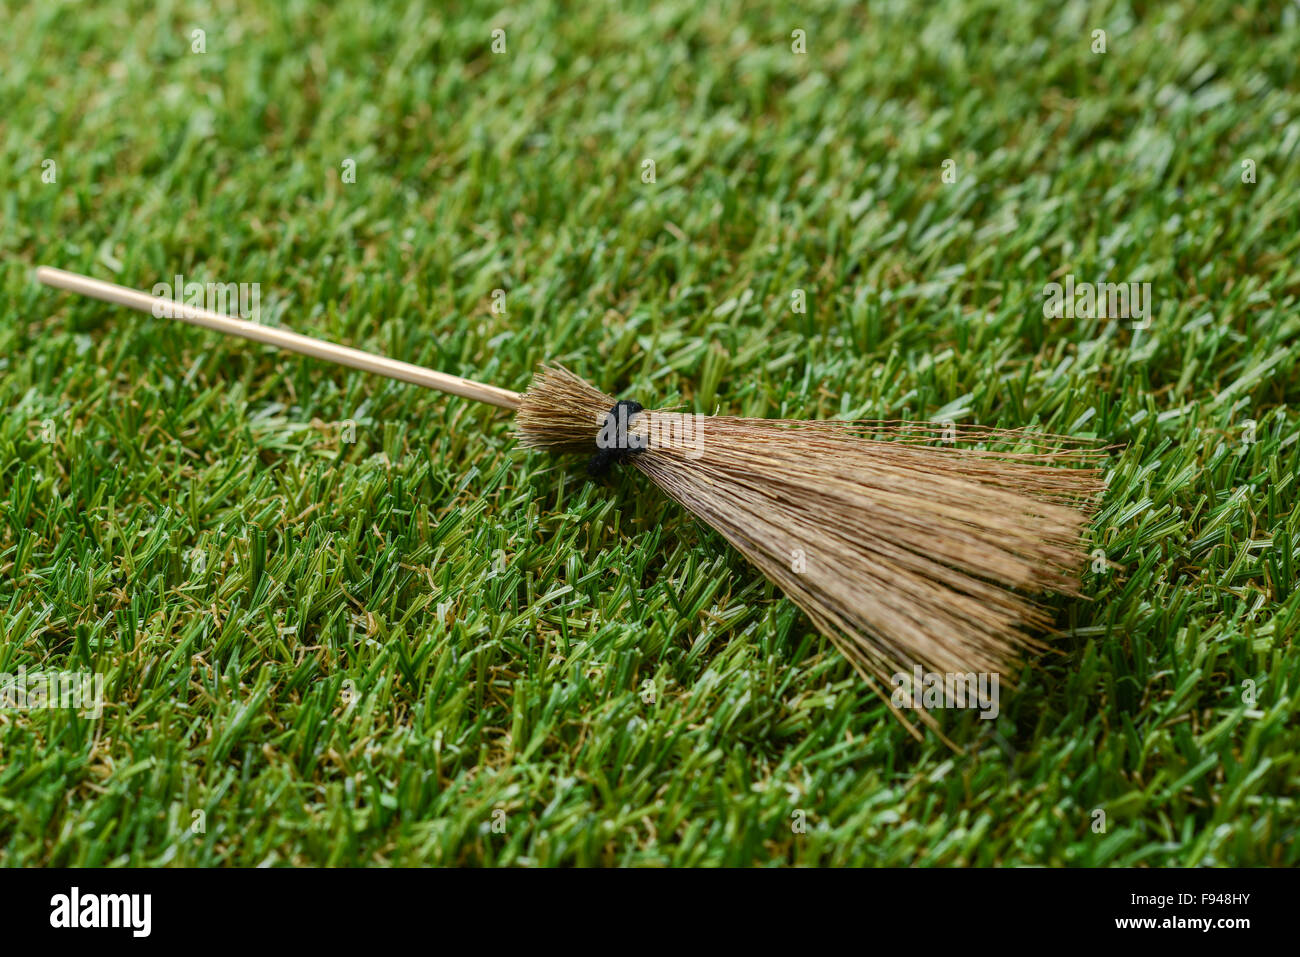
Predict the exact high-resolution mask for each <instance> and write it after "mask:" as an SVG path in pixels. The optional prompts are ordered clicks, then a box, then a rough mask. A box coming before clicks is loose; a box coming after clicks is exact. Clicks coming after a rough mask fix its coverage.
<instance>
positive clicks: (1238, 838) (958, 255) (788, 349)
mask: <svg viewBox="0 0 1300 957" xmlns="http://www.w3.org/2000/svg"><path fill="white" fill-rule="evenodd" d="M728 6H730V5H728ZM735 6H736V7H737V8H736V9H727V10H725V12H724V9H723V8H722V7H721V5H719V6H718V7H716V8H715V7H714V6H713V5H710V4H698V3H694V2H687V0H660V2H655V3H632V4H618V5H614V4H608V5H606V4H574V5H571V6H569V5H566V6H553V5H550V4H546V3H538V2H531V0H524V2H521V3H517V4H509V5H493V4H480V3H449V4H420V3H415V4H411V5H410V6H409V7H408V6H405V5H399V4H383V3H375V2H374V0H342V2H339V3H336V4H330V5H318V4H315V3H306V2H297V0H288V2H283V3H280V2H274V3H273V2H267V3H262V4H256V3H241V4H236V3H233V2H215V3H186V2H181V3H165V4H152V3H142V2H141V3H137V2H119V3H106V4H94V5H86V4H77V3H67V2H42V3H12V2H8V3H0V11H3V22H4V27H5V31H4V32H5V34H6V38H5V41H4V45H3V47H0V673H7V674H11V675H12V674H15V673H17V672H18V670H19V669H20V668H22V669H25V670H26V671H27V672H94V673H98V674H101V675H103V676H104V681H105V693H104V697H105V705H104V710H103V714H102V716H101V717H99V718H98V719H95V718H93V717H90V716H83V715H79V714H78V713H77V712H75V711H69V710H48V709H36V710H14V709H9V710H0V862H3V863H5V864H9V865H21V864H38V863H39V864H97V865H116V864H140V865H156V864H173V865H212V864H229V865H267V864H270V865H275V864H307V863H311V864H339V865H356V864H402V865H411V864H535V865H549V864H560V863H568V864H635V865H655V864H692V865H749V864H771V863H795V864H893V865H951V864H1045V865H1135V864H1137V865H1166V864H1191V865H1196V864H1200V865H1223V864H1244V865H1258V864H1295V863H1297V862H1300V849H1298V847H1300V842H1297V840H1296V832H1297V821H1300V806H1298V802H1300V794H1298V785H1300V724H1298V723H1297V719H1296V716H1295V711H1296V707H1297V703H1300V651H1298V650H1297V648H1296V647H1295V643H1294V642H1295V635H1296V632H1297V630H1298V628H1300V614H1298V611H1297V609H1298V608H1300V591H1298V590H1297V589H1296V587H1295V570H1296V566H1297V563H1298V562H1300V554H1298V552H1297V547H1298V545H1300V535H1298V534H1297V524H1298V523H1300V519H1298V518H1297V514H1296V511H1295V505H1296V501H1297V490H1296V482H1297V478H1296V473H1297V466H1298V465H1300V444H1298V443H1297V441H1296V440H1297V435H1298V434H1300V428H1298V418H1297V412H1296V405H1297V403H1298V402H1300V365H1298V364H1297V359H1298V358H1300V344H1298V343H1297V333H1298V332H1300V315H1298V312H1297V295H1298V294H1300V268H1298V267H1297V253H1298V251H1300V239H1298V238H1297V237H1298V236H1300V191H1298V190H1297V174H1298V173H1300V157H1298V156H1297V152H1298V150H1300V93H1298V92H1297V89H1300V87H1298V86H1297V80H1298V79H1300V76H1298V73H1300V70H1298V69H1297V63H1298V62H1300V58H1297V56H1296V49H1297V30H1298V29H1300V24H1298V21H1300V11H1297V8H1296V6H1295V5H1294V4H1283V3H1252V2H1223V0H1202V2H1186V3H1170V4H1165V3H1150V4H1148V3H1098V4H1087V3H1071V4H1067V5H1058V4H1051V3H1044V4H1037V3H1021V4H1014V5H1008V4H1003V3H1000V2H993V0H989V2H984V0H947V2H938V3H932V4H922V3H917V4H903V3H893V4H880V5H877V4H871V5H870V6H869V8H862V7H858V6H855V5H852V4H844V3H828V4H812V3H753V4H745V5H743V9H741V8H740V6H741V5H735ZM196 29H201V30H203V31H204V34H203V40H204V45H205V48H206V52H202V53H196V52H193V48H194V45H195V42H196V39H195V34H194V33H193V31H194V30H196ZM496 29H501V30H504V31H505V34H504V39H505V50H504V52H494V51H493V35H492V32H493V30H496ZM796 30H801V31H804V33H803V36H804V42H805V43H806V52H803V53H797V52H794V50H793V49H792V45H793V44H795V43H796V42H797V38H793V37H792V34H793V32H794V31H796ZM1095 30H1105V31H1106V36H1105V43H1106V50H1105V52H1104V53H1100V52H1094V50H1095V49H1096V47H1097V40H1096V38H1095V35H1094V32H1093V31H1095ZM498 46H499V44H498ZM47 160H52V161H54V166H53V167H52V169H53V170H54V172H55V181H54V182H47V181H46V180H47V179H49V176H48V175H46V176H43V175H42V174H43V173H44V172H46V171H47V170H49V169H51V167H50V166H49V164H48V163H47V162H46V161H47ZM348 160H352V161H353V162H354V164H355V182H345V181H344V179H345V177H344V171H345V164H346V163H347V161H348ZM646 160H653V162H654V177H653V179H654V181H653V182H646V181H645V180H646V179H648V178H649V177H648V174H647V170H648V167H647V166H646V163H645V161H646ZM948 160H952V161H953V162H952V163H946V161H948ZM1243 164H1245V165H1243ZM945 171H948V172H950V174H951V175H949V176H947V177H945V176H944V173H945ZM1251 171H1253V177H1252V175H1250V172H1251ZM348 178H351V177H350V176H349V177H348ZM945 178H946V179H950V180H952V182H946V181H945ZM1252 178H1253V180H1254V181H1253V182H1251V181H1249V180H1251V179H1252ZM41 263H45V264H50V265H56V266H61V267H64V268H67V269H73V270H78V271H81V272H86V273H90V274H92V275H95V276H98V277H101V278H105V279H110V280H113V281H116V282H119V283H123V284H125V285H129V286H133V287H137V288H143V289H146V290H148V289H150V288H151V287H152V286H153V285H154V284H155V283H157V282H168V283H170V282H171V281H172V277H173V276H174V275H176V274H182V275H183V276H185V278H186V279H187V280H194V281H199V282H207V281H214V282H237V283H240V282H242V283H258V284H259V286H260V291H261V308H262V317H261V318H262V321H264V322H279V323H282V324H284V325H287V326H289V327H291V328H294V329H297V330H300V331H303V332H308V333H310V334H314V335H319V336H324V337H327V338H331V339H334V340H336V341H342V342H346V343H349V344H354V345H358V346H361V347H363V348H367V349H372V350H376V351H381V352H385V353H388V354H391V355H394V356H397V357H400V358H405V359H408V360H410V361H414V362H419V363H422V364H425V365H428V366H431V367H434V368H437V369H442V370H446V371H450V372H455V373H458V374H462V375H466V376H470V377H473V378H479V379H485V380H487V381H491V382H495V383H497V384H500V385H503V386H507V387H510V388H523V387H524V386H526V384H527V382H528V380H529V376H530V373H531V371H532V369H533V368H534V367H535V365H536V363H538V362H539V361H541V360H543V359H552V360H558V361H561V362H563V363H565V364H566V365H568V366H570V367H571V368H573V369H574V370H575V371H578V372H581V373H583V374H584V375H586V376H587V377H589V378H591V379H592V380H593V381H595V382H596V383H597V384H599V385H600V386H602V387H604V388H605V389H607V390H608V391H611V392H616V393H618V394H622V395H629V396H636V397H637V398H639V399H641V400H642V401H643V402H645V403H646V404H647V405H650V404H657V405H670V404H674V403H679V404H682V405H684V406H685V407H687V408H688V409H693V410H696V411H700V412H714V411H728V412H737V413H744V414H749V415H760V416H786V417H833V416H842V417H849V416H863V417H871V418H907V417H911V418H923V419H935V420H936V421H942V420H952V421H958V422H968V423H979V424H985V425H997V426H1007V427H1019V426H1031V427H1036V428H1043V429H1049V430H1053V431H1058V432H1066V433H1069V434H1073V435H1079V436H1095V437H1096V438H1098V439H1099V440H1102V441H1104V442H1105V443H1109V444H1116V445H1119V446H1122V448H1120V449H1119V450H1117V451H1116V452H1115V454H1114V456H1113V458H1112V460H1111V469H1112V471H1111V479H1110V482H1109V488H1108V491H1107V493H1106V496H1105V499H1104V501H1103V503H1102V506H1101V508H1100V510H1099V513H1098V517H1097V521H1096V525H1095V530H1094V541H1092V542H1090V543H1089V548H1090V549H1092V548H1097V549H1101V550H1102V552H1103V553H1104V556H1105V561H1097V562H1095V563H1094V564H1093V565H1090V568H1089V571H1088V573H1087V575H1086V576H1085V580H1084V588H1085V591H1086V593H1087V596H1088V597H1087V599H1086V600H1066V599H1054V600H1053V601H1052V603H1051V607H1052V608H1053V609H1054V613H1055V614H1056V616H1057V621H1058V624H1059V627H1060V630H1061V632H1062V633H1061V634H1060V635H1059V636H1057V637H1055V638H1054V639H1053V640H1052V643H1053V646H1054V649H1055V651H1054V652H1053V653H1050V654H1046V655H1044V656H1041V657H1038V658H1035V659H1033V660H1031V661H1029V662H1028V663H1027V664H1026V666H1025V667H1024V669H1023V671H1022V672H1021V673H1020V674H1019V675H1017V676H1015V677H1016V680H1017V685H1018V687H1017V689H1016V690H1015V691H1014V692H1009V691H1008V692H1005V693H1004V694H1003V699H1002V702H1001V714H1000V715H999V717H998V718H997V720H996V721H981V720H979V719H978V717H976V716H975V715H973V714H970V713H952V712H945V713H941V714H940V718H941V722H942V726H943V729H944V732H945V734H946V735H948V736H949V737H950V738H951V739H952V740H953V741H954V742H955V743H957V744H958V745H959V746H960V747H961V748H962V749H964V750H962V751H958V752H954V751H953V750H951V749H949V748H948V747H947V746H945V745H944V744H943V743H942V742H941V741H940V740H939V739H938V738H937V737H936V736H935V735H933V734H927V735H926V737H925V739H924V740H923V741H920V742H918V741H916V740H915V739H913V738H912V737H911V736H909V734H908V733H907V732H906V730H905V729H904V728H903V727H902V726H901V725H900V724H899V723H898V722H896V721H895V720H894V719H893V718H892V717H891V716H890V715H889V712H888V710H887V709H886V708H885V707H884V706H883V705H882V704H881V702H880V701H879V699H878V698H876V697H875V696H874V695H873V694H872V693H871V692H870V691H869V690H868V689H867V688H865V687H864V685H863V683H862V681H861V680H860V679H859V678H858V677H857V676H856V675H855V673H854V672H853V671H852V670H851V668H850V667H849V666H848V665H847V664H846V663H845V661H844V660H843V659H842V658H841V657H840V656H839V655H838V654H837V653H836V651H835V650H834V649H833V648H832V647H831V646H830V644H829V643H828V642H827V641H826V640H825V639H824V638H822V637H821V636H820V635H818V634H817V632H816V631H815V630H814V629H813V627H812V626H811V624H810V622H809V621H808V620H807V619H806V618H805V617H803V616H802V615H801V614H800V613H799V612H798V611H797V610H796V609H795V608H794V607H793V606H792V605H791V604H790V603H789V602H788V601H787V600H785V599H783V598H782V597H781V596H780V594H779V592H776V591H775V590H774V589H773V588H772V587H771V586H770V585H768V584H767V583H766V582H765V581H764V580H763V579H762V577H761V576H759V575H758V574H757V573H756V572H754V571H753V570H752V569H751V568H750V567H748V566H747V565H746V564H745V562H744V560H743V559H741V558H740V557H739V556H737V555H736V554H735V553H734V552H732V551H731V550H730V549H729V548H728V547H727V546H726V545H725V543H724V542H723V541H722V539H721V538H720V537H719V536H717V535H716V534H714V533H712V532H710V531H708V530H707V529H705V528H704V527H702V526H701V525H700V524H699V523H697V522H696V521H695V520H694V519H692V518H691V517H690V516H689V515H687V514H685V513H683V512H682V511H681V510H680V509H678V508H677V507H674V506H671V505H669V504H668V503H667V502H666V501H665V500H664V499H663V498H662V496H661V495H660V494H659V493H658V492H657V491H656V490H654V489H653V488H651V487H649V486H648V485H647V484H646V483H644V482H638V481H636V477H635V475H621V476H619V477H618V478H616V480H615V481H614V482H612V483H610V484H597V483H591V482H588V481H587V480H586V478H585V476H584V475H583V474H582V469H581V463H580V462H572V461H563V460H553V459H550V458H548V457H546V456H545V455H542V454H538V453H525V452H521V451H518V450H517V449H516V448H515V447H514V445H513V442H512V438H511V429H510V423H509V417H508V416H507V415H504V414H501V413H499V412H496V411H494V410H491V409H489V408H487V407H483V406H476V405H473V404H470V403H468V402H465V401H463V400H459V399H450V398H446V397H443V396H440V395H437V394H435V393H431V392H426V391H422V390H420V389H418V388H415V387H413V386H407V385H402V384H400V383H395V382H389V381H386V380H381V379H377V378H374V377H367V376H365V375H362V374H360V373H352V372H348V371H346V370H341V369H338V368H335V367H329V366H326V365H323V364H321V363H319V362H315V361H313V360H310V359H302V358H296V357H288V356H285V355H283V354H279V353H275V352H273V351H271V350H268V349H265V348H262V347H258V346H252V345H249V344H245V343H241V342H237V341H230V340H222V339H220V338H218V337H217V336H215V335H214V334H211V333H207V332H204V331H201V330H196V329H192V328H189V327H185V326H182V325H180V324H178V323H174V322H169V321H167V320H164V319H153V318H150V317H147V316H140V315H137V314H134V313H126V312H124V311H122V310H119V309H115V308H113V307H109V306H106V305H104V304H101V303H97V302H93V301H90V300H84V299H77V298H75V297H70V296H66V295H63V294H59V293H55V292H53V291H51V290H48V289H45V288H43V287H39V286H37V285H36V284H35V283H34V282H33V280H32V275H31V273H32V269H33V267H34V266H36V265H38V264H41ZM1066 275H1072V276H1074V277H1075V278H1076V280H1078V281H1080V282H1101V281H1109V282H1149V283H1150V284H1151V303H1152V310H1151V316H1150V320H1149V322H1148V323H1140V324H1135V323H1134V322H1130V321H1126V320H1123V319H1109V318H1108V319H1099V318H1080V317H1077V316H1076V317H1073V318H1070V317H1067V316H1064V315H1060V316H1057V315H1045V314H1044V309H1043V305H1044V301H1045V300H1044V289H1045V287H1046V285H1047V284H1048V283H1051V282H1057V281H1063V277H1065V276H1066ZM495 290H501V291H502V293H503V295H499V296H494V291H495ZM796 290H802V291H803V294H804V297H805V300H806V310H805V311H803V312H799V311H796V310H795V309H794V308H793V307H794V305H795V304H796V301H797V297H796ZM1049 312H1050V310H1049ZM1135 325H1145V326H1146V328H1135ZM353 423H355V426H354V427H353ZM349 439H354V441H348V440H349ZM1107 562H1109V564H1107ZM1093 568H1098V569H1100V570H1099V571H1094V570H1093Z"/></svg>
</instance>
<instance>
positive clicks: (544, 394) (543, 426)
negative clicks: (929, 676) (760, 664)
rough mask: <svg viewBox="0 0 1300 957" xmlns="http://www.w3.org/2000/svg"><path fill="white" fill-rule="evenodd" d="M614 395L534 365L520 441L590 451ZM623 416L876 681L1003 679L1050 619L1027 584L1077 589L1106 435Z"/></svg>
mask: <svg viewBox="0 0 1300 957" xmlns="http://www.w3.org/2000/svg"><path fill="white" fill-rule="evenodd" d="M613 403H614V399H613V397H612V396H608V395H605V394H604V393H603V392H601V391H600V390H598V389H596V388H594V387H593V386H591V385H590V384H589V383H587V382H585V381H584V380H582V379H581V378H579V377H578V376H576V375H574V374H573V373H571V372H569V371H568V370H566V369H563V368H560V367H555V366H547V367H543V368H542V369H541V370H540V371H539V372H538V374H537V376H536V378H535V379H534V381H533V384H532V387H531V388H530V389H529V390H528V392H527V393H526V394H525V396H524V399H523V402H522V405H521V406H520V409H519V413H518V417H517V420H516V421H517V424H518V427H519V432H520V440H521V443H522V444H524V445H526V446H529V447H533V448H546V449H551V450H553V451H558V452H580V453H588V454H589V453H591V452H592V451H593V449H594V443H595V437H596V435H597V433H598V431H599V429H600V426H601V423H602V422H603V420H604V418H605V416H606V415H607V414H608V412H609V411H610V408H611V406H612V405H613ZM629 431H630V432H632V433H635V434H637V435H641V436H645V437H646V439H647V448H646V450H645V451H644V452H642V453H639V454H635V455H632V456H630V457H629V458H627V459H626V461H627V463H628V464H631V465H633V466H635V467H636V468H637V469H638V470H640V471H641V472H643V473H644V474H645V475H647V476H649V477H650V478H651V479H652V480H653V481H654V482H655V484H656V485H658V486H659V487H660V488H661V489H663V491H664V492H666V493H667V494H668V495H669V496H670V497H671V498H673V499H675V500H676V501H677V502H679V503H680V504H681V505H683V506H685V507H686V508H687V509H689V510H690V511H691V512H693V513H694V514H695V515H696V516H698V517H699V518H700V519H702V520H703V521H705V522H706V523H708V524H709V525H710V526H712V527H713V528H714V529H716V530H717V531H718V532H719V533H720V534H722V536H723V537H725V538H726V539H727V540H728V541H729V542H730V543H731V544H732V545H734V546H735V547H736V548H737V549H739V551H740V552H741V553H742V554H743V555H744V556H745V557H746V558H747V559H749V561H751V562H752V563H753V564H754V565H756V566H757V567H758V568H759V569H760V570H761V571H762V572H763V573H764V574H765V575H766V576H767V577H768V578H769V579H771V580H772V581H773V582H775V583H776V584H777V585H778V586H779V587H780V588H781V589H782V590H783V591H784V592H785V593H786V595H788V596H789V598H790V599H791V600H792V601H793V602H794V603H795V604H796V605H798V606H799V607H800V608H802V609H803V611H804V612H805V613H806V614H807V615H808V617H809V618H810V619H811V620H812V621H813V623H814V624H815V625H816V626H817V627H818V628H819V629H820V630H821V631H822V632H823V633H824V634H826V635H827V636H828V637H829V638H830V639H831V640H832V641H833V642H834V643H835V645H836V646H837V647H838V648H839V649H840V651H841V652H842V653H843V654H844V655H845V656H846V657H847V658H848V659H849V660H850V661H851V662H852V663H853V665H854V666H855V667H856V668H857V669H858V671H859V672H860V673H861V674H863V675H864V676H874V677H875V678H878V679H880V680H881V681H882V682H884V683H885V687H886V688H888V687H889V682H890V678H891V676H892V675H894V674H896V673H899V672H904V673H909V674H910V673H911V671H912V668H913V666H915V665H920V666H921V667H922V669H923V670H925V671H929V672H935V673H939V674H957V673H961V674H968V673H971V672H985V673H990V674H999V675H1001V676H1003V679H1002V680H1003V681H1004V682H1005V681H1006V680H1007V678H1008V677H1010V675H1009V672H1010V670H1011V669H1012V668H1013V667H1014V666H1015V664H1016V662H1017V660H1018V659H1019V658H1020V656H1021V654H1022V653H1023V652H1024V651H1026V650H1028V649H1031V648H1037V647H1041V644H1040V642H1039V641H1037V640H1036V639H1035V638H1034V637H1033V634H1034V633H1035V632H1041V631H1044V630H1047V629H1049V628H1050V625H1051V619H1050V617H1049V615H1048V614H1046V613H1045V611H1044V610H1043V609H1042V608H1041V607H1040V606H1039V605H1037V604H1036V603H1035V601H1034V600H1033V598H1032V597H1031V596H1032V595H1034V594H1041V593H1043V592H1047V591H1053V592H1058V593H1063V594H1067V595H1078V594H1079V570H1080V568H1081V566H1082V564H1083V563H1084V561H1085V559H1086V551H1085V549H1084V546H1083V542H1082V536H1083V532H1084V530H1085V529H1086V527H1087V524H1088V520H1089V514H1090V512H1091V505H1090V502H1091V500H1092V499H1094V498H1095V496H1096V495H1097V493H1099V492H1100V491H1101V489H1102V486H1103V483H1102V474H1101V470H1100V469H1099V468H1097V467H1095V466H1097V465H1098V464H1099V459H1100V457H1101V456H1102V455H1104V454H1105V450H1102V449H1097V448H1095V447H1086V448H1080V447H1078V446H1079V443H1078V442H1077V441H1074V440H1070V439H1066V438H1063V437H1060V436H1050V435H1042V434H1035V433H1026V432H1021V431H1006V430H999V429H983V428H975V427H960V426H959V427H953V426H949V427H948V428H947V429H946V430H945V429H944V427H943V426H940V425H938V424H935V423H906V422H840V421H829V422H801V421H790V420H775V419H750V418H737V417H732V416H693V415H683V414H680V413H675V412H665V411H647V412H645V413H643V414H641V415H639V416H636V417H635V418H634V419H633V420H632V423H631V425H630V427H629ZM999 449H1001V451H999ZM1062 466H1072V467H1062ZM896 713H897V712H896ZM921 717H922V719H923V720H927V723H930V724H933V722H932V720H931V719H928V716H927V715H925V714H924V713H922V715H921Z"/></svg>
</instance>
